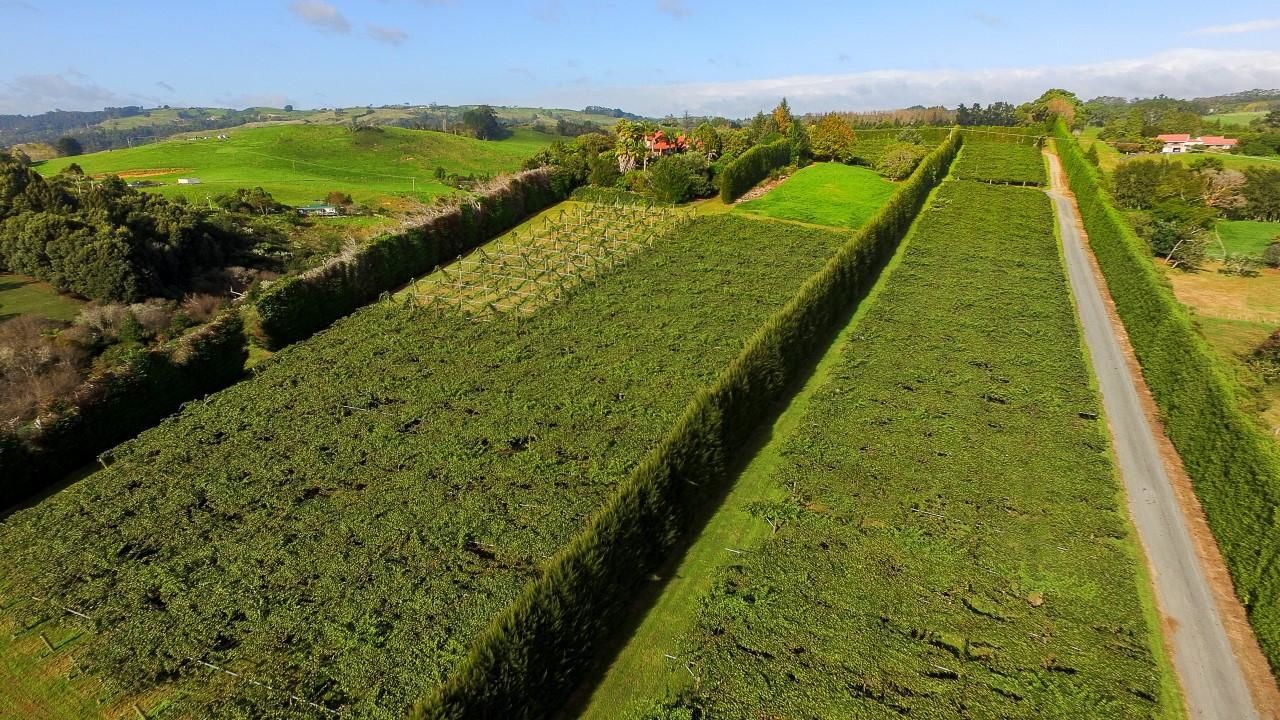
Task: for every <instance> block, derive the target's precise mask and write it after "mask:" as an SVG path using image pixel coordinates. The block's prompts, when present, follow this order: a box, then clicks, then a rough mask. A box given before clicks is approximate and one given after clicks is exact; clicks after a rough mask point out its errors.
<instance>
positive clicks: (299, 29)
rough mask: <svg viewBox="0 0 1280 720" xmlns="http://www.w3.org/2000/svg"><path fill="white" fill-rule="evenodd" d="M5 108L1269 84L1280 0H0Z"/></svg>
mask: <svg viewBox="0 0 1280 720" xmlns="http://www.w3.org/2000/svg"><path fill="white" fill-rule="evenodd" d="M0 27H5V28H6V29H7V30H8V32H6V33H5V42H4V43H2V44H0V113H13V112H21V113H33V112H41V111H44V110H50V109H53V108H62V109H65V110H73V109H75V110H82V109H97V108H101V107H103V106H104V105H125V104H142V105H158V104H170V105H217V106H234V107H245V106H249V105H277V106H278V105H283V104H285V103H292V104H293V105H295V106H297V107H327V106H335V105H363V104H384V103H400V102H408V103H414V104H419V103H428V102H439V103H448V104H459V103H478V102H488V103H492V104H531V105H543V106H556V107H581V106H583V105H587V104H598V105H608V106H615V107H623V108H625V109H628V110H631V111H633V112H640V113H645V114H650V115H663V114H666V113H675V114H680V113H682V112H684V111H689V112H693V113H708V112H710V113H719V114H726V115H730V116H743V115H747V114H750V113H752V112H754V111H755V110H756V109H758V108H761V107H768V106H771V105H772V104H773V103H774V102H776V100H777V98H778V97H779V96H782V95H786V96H787V97H788V98H789V100H790V101H791V103H792V105H793V106H794V107H796V108H797V109H798V110H801V111H822V110H833V109H844V110H868V109H880V108H889V107H898V106H904V105H912V104H917V103H919V104H925V105H931V104H938V103H942V104H947V105H950V106H954V105H955V104H956V103H957V102H972V101H981V102H990V101H993V100H999V99H1008V100H1013V101H1015V102H1018V101H1023V100H1027V99H1029V98H1031V97H1034V96H1035V95H1037V94H1038V93H1039V91H1040V90H1042V89H1044V88H1046V87H1050V86H1062V87H1067V88H1068V89H1073V90H1075V91H1077V92H1078V93H1079V94H1081V95H1082V96H1085V97H1092V96H1094V95H1098V94H1114V95H1124V96H1134V95H1150V94H1155V93H1159V92H1164V93H1166V94H1169V95H1174V96H1183V97H1190V96H1196V95H1206V94H1216V93H1220V92H1230V91H1235V90H1243V89H1248V88H1253V87H1268V88H1280V6H1277V5H1276V4H1275V2H1274V0H1273V1H1272V2H1254V1H1253V0H1242V1H1239V2H1233V3H1227V4H1223V5H1218V6H1216V8H1215V6H1214V5H1213V4H1206V3H1192V2H1176V1H1175V2H1161V3H1145V2H1144V3H1135V2H1118V1H1116V0H1110V1H1109V2H1096V1H1094V0H1084V1H1082V2H1075V3H1047V2H963V1H959V2H945V3H942V2H921V1H917V2H914V3H907V2H825V3H823V2H805V1H803V0H791V1H790V2H778V1H777V0H774V1H773V2H767V3H766V2H746V1H742V0H739V1H737V2H730V1H721V0H630V1H629V2H625V3H624V2H605V1H601V2H585V1H584V2H579V1H577V0H506V1H504V2H493V1H492V0H490V1H489V2H480V1H479V0H252V1H250V0H224V1H223V2H217V3H193V2H174V1H173V0H168V1H167V2H155V1H152V0H134V1H132V2H114V1H113V2H100V1H97V0H94V1H89V0H76V1H71V0H0Z"/></svg>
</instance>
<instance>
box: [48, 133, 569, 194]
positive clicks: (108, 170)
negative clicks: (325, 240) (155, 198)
mask: <svg viewBox="0 0 1280 720" xmlns="http://www.w3.org/2000/svg"><path fill="white" fill-rule="evenodd" d="M220 134H225V135H228V136H229V139H227V140H218V139H216V138H217V136H218V135H220ZM204 137H208V138H209V139H207V140H206V139H203V138H204ZM557 139H559V138H558V137H557V136H555V135H548V134H546V133H541V132H536V131H533V130H527V129H519V130H516V131H515V132H514V133H513V134H512V136H511V137H509V138H507V139H505V140H499V141H481V140H473V139H471V138H465V137H460V136H457V135H448V134H445V133H438V132H428V131H421V130H405V129H402V128H393V127H385V128H362V129H360V130H357V131H352V130H350V129H349V128H347V127H343V126H338V125H272V126H268V127H256V128H232V129H229V130H209V131H206V132H202V133H200V134H199V135H197V136H195V137H193V138H188V139H173V140H167V141H165V142H161V143H155V144H152V145H144V146H141V147H136V148H131V149H128V150H113V151H106V152H100V153H93V154H91V155H80V156H78V157H70V158H58V159H55V160H50V161H48V162H47V163H44V164H43V165H41V166H40V167H39V169H40V171H41V172H42V173H45V174H53V173H56V172H58V171H60V170H62V169H63V168H65V167H67V166H68V165H70V164H71V163H73V162H74V163H76V164H77V165H79V166H80V167H81V168H83V169H84V171H85V173H87V174H89V175H93V176H98V175H106V174H119V175H121V176H122V177H124V178H126V179H128V180H146V181H151V182H156V183H162V184H161V185H160V186H158V187H156V188H153V190H154V191H156V192H159V193H161V194H163V195H166V196H169V197H174V196H179V195H181V196H186V197H187V198H188V199H189V200H192V201H204V200H205V197H206V196H208V195H218V194H220V193H225V192H229V191H233V190H235V189H237V188H242V187H245V188H252V187H257V186H261V187H262V188H264V189H265V190H267V191H268V192H270V193H271V194H272V195H273V196H274V197H275V198H276V199H277V200H279V201H281V202H284V203H288V204H291V205H300V204H304V203H307V202H311V201H315V200H321V199H323V198H324V196H325V194H326V193H328V192H329V191H331V190H341V191H343V192H346V193H350V194H351V196H352V198H353V199H355V200H356V201H357V202H364V203H376V202H379V201H381V200H383V199H385V198H387V197H389V196H405V197H413V198H416V199H419V200H428V199H430V198H432V197H435V196H437V195H445V194H448V193H451V192H455V190H454V189H453V188H451V187H449V186H447V185H445V184H443V183H441V182H439V181H437V180H436V178H435V172H436V168H438V167H443V168H444V169H445V170H446V171H447V172H449V173H454V174H459V175H481V174H489V175H494V174H498V173H501V172H509V171H512V170H517V169H519V167H520V165H521V163H522V162H523V161H524V160H525V159H527V158H528V157H529V156H531V155H533V154H534V153H536V152H537V151H538V150H540V149H541V148H543V147H545V146H547V145H549V144H551V143H552V142H553V141H555V140H557ZM182 177H194V178H198V179H199V180H200V184H199V185H178V184H177V181H178V178H182Z"/></svg>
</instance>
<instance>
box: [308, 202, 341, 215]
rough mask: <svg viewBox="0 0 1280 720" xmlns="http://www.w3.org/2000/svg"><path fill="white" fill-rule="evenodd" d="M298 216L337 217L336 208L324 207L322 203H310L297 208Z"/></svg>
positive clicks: (331, 206)
mask: <svg viewBox="0 0 1280 720" xmlns="http://www.w3.org/2000/svg"><path fill="white" fill-rule="evenodd" d="M298 214H299V215H306V216H307V217H315V216H319V217H336V216H337V215H338V208H336V207H334V206H333V205H325V204H324V203H310V204H307V205H303V206H301V207H299V208H298Z"/></svg>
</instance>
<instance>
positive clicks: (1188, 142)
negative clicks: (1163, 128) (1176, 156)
mask: <svg viewBox="0 0 1280 720" xmlns="http://www.w3.org/2000/svg"><path fill="white" fill-rule="evenodd" d="M1156 140H1159V141H1160V142H1162V143H1164V147H1163V148H1161V149H1160V152H1162V153H1184V152H1190V151H1192V150H1230V149H1231V148H1233V147H1235V146H1236V143H1238V142H1239V140H1236V139H1235V138H1227V137H1222V136H1220V135H1205V136H1204V137H1198V138H1193V137H1191V136H1190V135H1188V134H1186V133H1168V134H1164V135H1157V136H1156Z"/></svg>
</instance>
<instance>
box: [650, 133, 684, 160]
mask: <svg viewBox="0 0 1280 720" xmlns="http://www.w3.org/2000/svg"><path fill="white" fill-rule="evenodd" d="M644 146H645V147H646V148H648V149H649V154H651V155H659V156H661V155H674V154H676V153H682V152H684V151H685V150H687V149H689V140H688V138H686V137H685V136H684V135H683V134H680V135H677V136H675V137H674V138H671V137H669V136H668V135H667V134H666V133H665V132H663V131H661V130H655V131H654V132H653V134H651V135H645V136H644Z"/></svg>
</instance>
